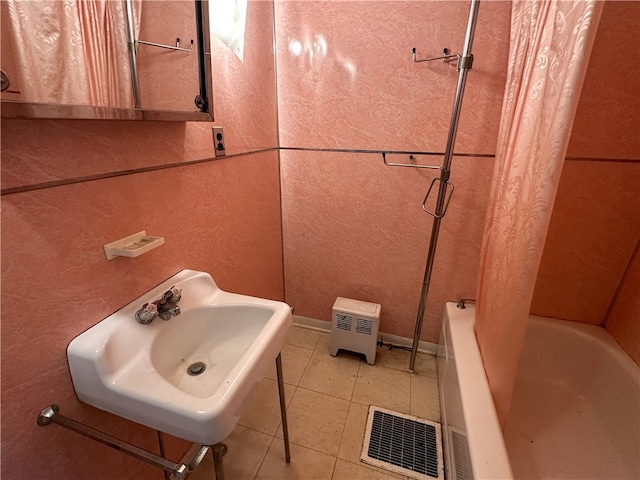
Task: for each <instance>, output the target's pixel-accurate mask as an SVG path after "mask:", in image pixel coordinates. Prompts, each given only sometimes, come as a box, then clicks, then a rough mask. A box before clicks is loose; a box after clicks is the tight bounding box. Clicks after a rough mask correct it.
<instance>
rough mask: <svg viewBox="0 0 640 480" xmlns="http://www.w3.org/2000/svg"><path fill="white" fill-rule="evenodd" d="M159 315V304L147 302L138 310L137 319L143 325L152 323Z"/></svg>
mask: <svg viewBox="0 0 640 480" xmlns="http://www.w3.org/2000/svg"><path fill="white" fill-rule="evenodd" d="M157 315H158V306H157V305H156V304H155V303H145V304H144V305H143V306H142V308H141V309H140V310H138V311H137V312H136V315H135V317H136V321H137V322H138V323H141V324H143V325H146V324H147V323H151V321H152V320H153V319H154V318H156V316H157Z"/></svg>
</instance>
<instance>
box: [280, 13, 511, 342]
mask: <svg viewBox="0 0 640 480" xmlns="http://www.w3.org/2000/svg"><path fill="white" fill-rule="evenodd" d="M468 13H469V4H468V3H467V2H457V1H448V2H447V1H445V2H411V1H408V2H277V3H276V19H277V29H276V32H277V40H278V51H277V60H278V100H279V108H280V111H279V112H280V118H279V121H280V142H281V146H283V147H312V148H347V149H354V148H364V149H380V150H383V149H385V150H431V151H444V148H445V143H446V137H447V131H448V125H449V119H450V116H451V108H452V104H453V97H454V94H455V88H456V81H457V72H456V69H455V66H454V64H449V65H446V64H443V63H442V62H433V63H417V64H416V63H413V61H412V57H411V49H412V47H417V49H418V57H419V58H424V57H426V56H428V55H438V54H440V53H441V52H442V48H443V47H448V48H450V49H451V50H453V51H454V52H458V51H459V50H460V49H461V48H462V41H463V39H464V31H465V26H466V22H467V16H468ZM509 18H510V10H509V4H508V3H505V2H486V3H484V4H483V5H482V7H481V8H480V14H479V24H478V29H477V33H476V40H475V43H474V53H475V62H474V66H473V70H472V72H471V73H470V74H469V77H468V78H469V81H468V86H467V95H466V97H465V102H464V106H463V109H462V112H463V113H462V118H461V122H460V128H459V134H458V142H457V147H456V151H458V152H469V153H493V152H494V149H495V142H496V136H497V129H498V119H499V115H500V108H501V102H502V89H503V84H504V78H505V68H506V54H507V51H506V42H508V36H509V33H508V29H509ZM389 160H390V161H395V162H406V161H407V160H408V158H407V157H406V156H389ZM420 162H421V163H428V164H434V163H435V164H441V163H442V157H441V156H434V157H423V158H420ZM492 168H493V160H492V159H491V158H489V159H485V158H474V157H470V158H461V157H459V158H456V159H455V160H454V162H453V166H452V172H453V173H452V177H451V179H452V182H453V183H454V184H455V188H456V190H455V195H454V197H453V201H452V203H451V207H450V210H449V212H448V213H447V216H446V217H445V219H444V221H443V223H442V227H441V236H440V240H439V246H438V252H437V261H436V264H435V267H434V272H433V277H432V288H431V291H430V294H429V299H428V302H427V311H426V321H425V324H424V328H423V338H424V339H425V340H429V341H432V342H435V341H437V338H438V331H439V327H440V313H441V311H442V304H443V302H444V301H445V300H455V299H456V298H457V297H460V296H466V297H468V296H470V295H473V293H474V292H475V284H476V278H477V273H478V272H477V264H478V257H479V250H480V241H481V238H482V236H481V231H482V224H483V222H484V210H485V207H486V198H487V195H488V188H489V185H490V177H491V172H492ZM281 169H282V189H283V203H282V208H283V231H284V233H283V234H284V252H285V253H284V257H285V282H286V288H285V291H286V295H287V301H288V302H289V303H290V304H291V305H292V306H294V307H295V308H296V313H298V314H300V315H306V316H310V317H314V318H319V319H323V320H329V319H330V315H331V306H332V305H333V302H334V300H335V298H336V296H339V295H340V296H347V297H349V296H351V297H354V298H358V299H361V300H367V301H375V302H380V303H381V304H382V324H381V331H382V332H387V333H393V334H398V335H403V336H407V337H411V336H412V335H413V326H414V322H415V318H416V314H417V310H418V303H419V297H420V289H421V285H422V278H423V274H424V267H425V261H426V253H427V248H428V242H429V235H430V230H431V217H430V216H429V215H427V214H426V213H424V212H423V211H422V209H421V202H422V199H423V197H424V194H425V193H426V190H427V188H428V186H429V182H430V181H431V178H433V176H434V173H433V171H431V172H430V173H427V171H425V170H415V169H405V168H392V167H386V166H384V164H383V163H382V159H381V157H380V156H379V155H374V154H369V155H362V154H348V153H317V152H316V153H311V152H294V151H282V152H281Z"/></svg>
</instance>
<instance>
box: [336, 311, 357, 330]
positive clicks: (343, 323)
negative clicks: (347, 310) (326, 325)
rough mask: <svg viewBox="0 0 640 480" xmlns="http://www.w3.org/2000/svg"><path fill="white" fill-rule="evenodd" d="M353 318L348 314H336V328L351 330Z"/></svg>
mask: <svg viewBox="0 0 640 480" xmlns="http://www.w3.org/2000/svg"><path fill="white" fill-rule="evenodd" d="M352 320H353V319H352V318H351V317H350V316H348V315H341V314H337V315H336V328H339V329H340V330H348V331H351V321H352Z"/></svg>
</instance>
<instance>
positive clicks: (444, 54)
mask: <svg viewBox="0 0 640 480" xmlns="http://www.w3.org/2000/svg"><path fill="white" fill-rule="evenodd" d="M411 51H412V53H413V61H414V62H415V63H420V62H432V61H434V60H444V63H449V62H453V60H454V59H457V60H459V59H460V55H459V54H457V53H454V54H450V53H449V49H448V48H443V49H442V56H440V57H431V58H420V59H418V58H416V47H413V48H412V49H411Z"/></svg>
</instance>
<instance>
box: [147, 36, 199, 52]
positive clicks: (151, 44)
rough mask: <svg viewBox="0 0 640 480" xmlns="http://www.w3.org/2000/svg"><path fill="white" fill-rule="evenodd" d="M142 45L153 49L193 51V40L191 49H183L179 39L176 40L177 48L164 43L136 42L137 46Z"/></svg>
mask: <svg viewBox="0 0 640 480" xmlns="http://www.w3.org/2000/svg"><path fill="white" fill-rule="evenodd" d="M140 43H141V44H143V45H150V46H152V47H160V48H167V49H169V50H180V51H181V52H190V51H191V50H193V39H192V40H191V43H190V46H189V48H184V47H181V46H180V39H179V38H176V45H175V47H174V46H173V45H165V44H163V43H155V42H146V41H144V40H136V45H137V44H140Z"/></svg>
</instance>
